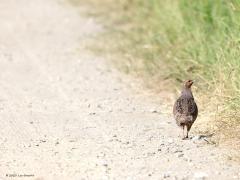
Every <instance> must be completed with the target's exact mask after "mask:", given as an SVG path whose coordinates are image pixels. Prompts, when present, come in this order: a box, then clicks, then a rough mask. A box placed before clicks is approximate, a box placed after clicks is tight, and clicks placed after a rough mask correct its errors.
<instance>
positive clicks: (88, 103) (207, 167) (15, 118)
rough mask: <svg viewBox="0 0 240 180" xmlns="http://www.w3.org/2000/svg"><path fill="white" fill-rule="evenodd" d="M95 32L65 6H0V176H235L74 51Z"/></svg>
mask: <svg viewBox="0 0 240 180" xmlns="http://www.w3.org/2000/svg"><path fill="white" fill-rule="evenodd" d="M101 30H102V28H101V26H100V25H98V24H96V23H95V22H94V20H92V19H88V18H86V17H81V16H80V14H79V12H78V10H77V9H75V8H74V7H72V6H70V5H69V4H67V3H66V2H65V1H58V0H34V1H32V0H21V1H20V0H2V1H1V2H0V67H1V71H0V120H1V123H0V135H1V136H0V143H1V146H0V179H11V178H10V177H7V176H15V177H12V179H17V178H18V177H16V176H21V175H22V176H24V175H28V176H30V177H27V176H25V177H21V179H38V180H40V179H44V180H45V179H46V180H48V179H54V180H55V179H56V180H58V179H62V180H68V179H76V180H80V179H94V180H95V179H129V180H130V179H136V180H140V179H164V178H166V179H184V178H185V179H204V178H206V179H216V180H217V179H223V180H225V179H240V174H239V173H240V166H239V165H237V164H236V163H234V162H231V161H226V160H224V158H223V157H224V156H223V155H224V153H223V152H222V151H221V150H219V149H218V148H216V147H214V146H212V145H206V143H205V141H203V140H194V139H192V140H186V141H182V140H181V139H180V138H179V137H178V129H177V127H176V125H175V122H174V121H173V120H172V119H171V118H169V117H166V116H163V115H162V114H161V109H159V108H160V107H159V105H158V104H156V103H154V102H151V100H150V99H147V98H145V97H144V96H143V95H141V94H140V93H134V88H135V87H136V86H135V85H134V82H131V81H127V83H124V82H125V80H123V81H124V82H123V81H121V79H122V77H123V76H121V74H119V73H118V72H116V71H115V70H112V68H110V67H109V66H108V65H107V63H106V62H105V61H104V59H103V58H102V57H94V56H93V55H91V54H89V53H88V52H86V51H84V50H83V49H84V48H82V47H84V42H85V41H86V40H88V38H91V37H92V36H93V35H95V34H97V33H98V32H99V31H101ZM132 83H133V84H132ZM153 109H156V110H157V111H156V112H155V111H153ZM32 175H33V176H32Z"/></svg>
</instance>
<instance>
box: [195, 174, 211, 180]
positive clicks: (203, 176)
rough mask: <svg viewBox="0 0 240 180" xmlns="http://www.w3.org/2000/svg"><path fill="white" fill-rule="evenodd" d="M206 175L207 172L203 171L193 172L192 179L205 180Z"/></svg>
mask: <svg viewBox="0 0 240 180" xmlns="http://www.w3.org/2000/svg"><path fill="white" fill-rule="evenodd" d="M207 177H208V174H207V173H205V172H195V173H194V175H193V179H194V180H205V179H206V178H207Z"/></svg>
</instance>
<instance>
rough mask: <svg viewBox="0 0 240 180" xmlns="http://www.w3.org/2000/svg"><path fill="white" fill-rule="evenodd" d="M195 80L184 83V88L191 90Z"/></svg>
mask: <svg viewBox="0 0 240 180" xmlns="http://www.w3.org/2000/svg"><path fill="white" fill-rule="evenodd" d="M193 82H194V81H193V80H187V81H185V82H184V87H185V88H188V89H190V88H191V86H192V85H193Z"/></svg>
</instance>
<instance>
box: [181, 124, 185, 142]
mask: <svg viewBox="0 0 240 180" xmlns="http://www.w3.org/2000/svg"><path fill="white" fill-rule="evenodd" d="M184 127H185V126H184V125H183V126H182V129H183V137H182V139H185V135H184Z"/></svg>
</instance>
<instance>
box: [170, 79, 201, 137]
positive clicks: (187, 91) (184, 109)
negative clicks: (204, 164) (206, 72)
mask: <svg viewBox="0 0 240 180" xmlns="http://www.w3.org/2000/svg"><path fill="white" fill-rule="evenodd" d="M192 84H193V81H192V80H188V81H186V82H185V83H184V86H183V89H182V93H181V95H180V97H179V98H178V99H177V100H176V102H175V104H174V106H173V115H174V118H175V120H176V123H177V125H178V126H180V127H182V129H183V138H188V132H189V131H190V129H191V127H192V125H193V123H194V121H195V120H196V119H197V116H198V107H197V104H196V103H195V101H194V97H193V94H192V91H191V86H192ZM185 127H186V128H187V135H186V136H185V135H184V128H185Z"/></svg>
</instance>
